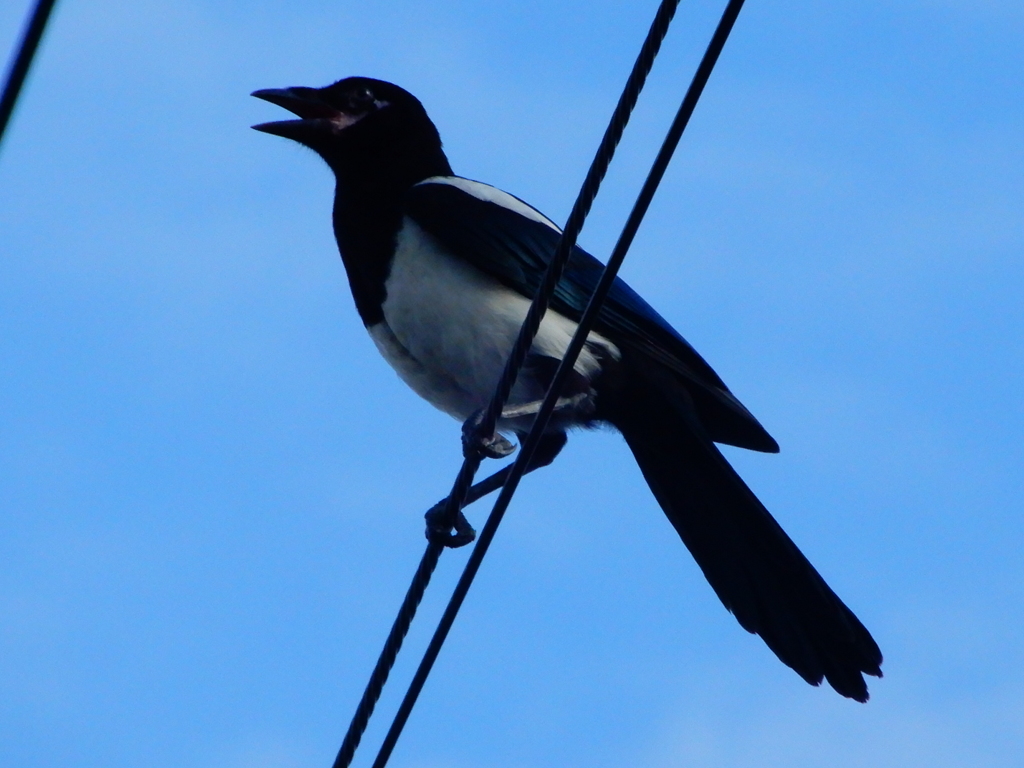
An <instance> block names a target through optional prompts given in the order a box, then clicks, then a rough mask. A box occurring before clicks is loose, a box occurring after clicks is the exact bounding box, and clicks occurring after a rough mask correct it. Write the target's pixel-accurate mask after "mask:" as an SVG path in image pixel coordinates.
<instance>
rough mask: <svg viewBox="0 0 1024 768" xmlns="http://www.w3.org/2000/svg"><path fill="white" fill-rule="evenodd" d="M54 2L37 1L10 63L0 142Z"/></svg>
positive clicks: (0, 106)
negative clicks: (16, 51)
mask: <svg viewBox="0 0 1024 768" xmlns="http://www.w3.org/2000/svg"><path fill="white" fill-rule="evenodd" d="M56 2H57V0H39V2H37V3H36V7H35V9H34V10H33V11H32V16H31V18H30V19H29V22H28V25H27V26H26V27H25V33H24V34H23V35H22V38H21V45H20V47H19V48H18V53H17V55H16V56H15V57H14V61H13V62H11V68H10V69H9V70H8V73H7V82H6V83H5V84H4V92H3V95H2V96H0V142H2V141H3V138H4V131H6V130H7V123H8V122H9V121H10V119H11V114H12V113H13V112H14V105H15V104H16V103H17V101H18V94H20V93H21V86H22V85H24V84H25V77H26V76H27V75H28V70H29V67H31V66H32V59H33V58H34V57H35V55H36V51H37V50H38V49H39V41H40V40H42V39H43V32H44V31H45V30H46V22H47V21H49V19H50V11H52V10H53V6H54V3H56Z"/></svg>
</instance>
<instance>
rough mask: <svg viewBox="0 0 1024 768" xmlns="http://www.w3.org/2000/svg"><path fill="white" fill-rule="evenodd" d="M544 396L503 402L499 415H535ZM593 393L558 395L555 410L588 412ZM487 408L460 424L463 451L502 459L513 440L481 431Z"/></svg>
mask: <svg viewBox="0 0 1024 768" xmlns="http://www.w3.org/2000/svg"><path fill="white" fill-rule="evenodd" d="M543 402H544V401H543V400H533V401H531V402H529V403H520V404H518V405H506V406H505V407H504V408H503V409H502V411H501V418H502V419H519V418H522V417H524V416H536V415H537V412H538V411H540V407H541V404H542V403H543ZM593 403H594V395H593V392H591V391H589V390H588V391H586V392H578V393H576V394H574V395H568V396H566V397H560V398H558V400H557V401H556V402H555V410H554V413H564V412H566V411H578V412H580V413H584V414H586V415H589V414H590V413H593V410H594V405H593ZM485 414H486V410H485V409H483V408H481V409H480V410H479V411H477V412H476V413H474V414H473V415H472V416H470V417H469V418H468V419H466V421H465V422H464V423H463V425H462V454H463V456H470V455H472V454H473V453H480V454H482V455H484V456H486V457H487V458H490V459H503V458H505V457H506V456H510V455H512V453H514V452H515V450H516V448H515V446H514V445H512V443H510V442H509V441H508V440H506V439H505V438H504V437H502V436H501V435H500V434H498V433H497V432H495V433H494V434H492V435H484V434H481V426H482V422H483V420H484V415H485Z"/></svg>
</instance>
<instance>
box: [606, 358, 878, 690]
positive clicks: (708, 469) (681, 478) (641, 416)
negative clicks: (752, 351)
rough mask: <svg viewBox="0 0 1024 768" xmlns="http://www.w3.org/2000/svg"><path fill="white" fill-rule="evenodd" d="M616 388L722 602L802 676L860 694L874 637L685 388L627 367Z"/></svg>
mask: <svg viewBox="0 0 1024 768" xmlns="http://www.w3.org/2000/svg"><path fill="white" fill-rule="evenodd" d="M655 376H656V375H655ZM671 389H673V390H674V389H676V388H675V387H671ZM619 395H620V396H619V397H616V398H615V400H616V403H615V405H614V408H613V409H611V410H612V411H613V412H612V413H610V414H609V420H610V421H611V422H612V423H613V424H614V425H615V426H616V427H617V428H618V429H619V430H620V431H621V432H622V434H623V436H624V437H625V438H626V442H627V443H628V445H629V447H630V449H631V450H632V451H633V455H634V456H635V457H636V461H637V463H638V464H639V465H640V470H641V471H642V472H643V474H644V477H645V478H646V479H647V482H648V484H649V485H650V486H651V490H652V491H653V492H654V495H655V497H656V498H657V500H658V503H659V504H661V508H662V509H663V510H665V514H666V515H668V519H669V520H670V521H671V522H672V525H673V526H674V527H675V529H676V530H677V531H678V532H679V535H680V536H681V537H682V539H683V542H684V543H685V544H686V546H687V548H688V549H689V550H690V552H691V553H692V554H693V556H694V558H696V560H697V564H698V565H699V566H700V568H701V570H702V571H703V572H704V575H705V576H706V577H707V580H708V581H709V582H710V583H711V586H712V588H714V590H715V592H716V593H717V594H718V597H719V599H721V601H722V602H723V603H724V604H725V607H726V608H727V609H728V610H729V611H731V612H732V613H733V614H734V615H735V616H736V618H737V619H738V620H739V622H740V624H741V625H742V626H743V628H744V629H746V630H747V631H748V632H755V633H757V634H759V635H760V636H761V637H762V638H763V639H764V641H765V643H767V644H768V647H769V648H771V649H772V651H774V652H775V655H776V656H778V657H779V659H781V660H782V662H783V663H784V664H786V665H788V666H790V667H792V668H793V669H794V670H795V671H796V672H797V674H799V675H800V676H801V677H802V678H803V679H804V680H806V681H807V682H809V683H811V684H812V685H819V684H820V683H821V681H822V678H825V679H826V680H828V682H829V683H830V684H831V685H832V687H833V688H835V689H836V691H838V692H839V693H841V694H842V695H843V696H848V697H849V698H851V699H856V700H857V701H867V699H868V689H867V684H866V683H865V681H864V678H863V676H862V673H866V674H869V675H876V676H878V677H881V676H882V671H881V669H880V664H881V663H882V654H881V651H880V650H879V648H878V645H877V644H876V643H875V641H874V639H873V638H872V637H871V635H870V633H869V632H868V631H867V629H865V628H864V625H863V624H861V623H860V621H859V620H858V619H857V617H856V616H854V615H853V612H852V611H851V610H850V609H849V608H847V607H846V606H845V605H844V604H843V602H842V601H841V600H840V599H839V598H838V597H837V596H836V594H835V593H834V592H833V591H832V590H831V589H830V588H829V586H828V585H827V584H826V583H825V581H824V579H822V578H821V576H820V575H819V574H818V572H817V571H816V570H815V569H814V566H812V565H811V564H810V562H808V560H807V558H806V557H804V555H803V553H801V552H800V550H799V549H797V547H796V545H795V544H794V543H793V542H792V540H791V539H790V538H789V536H787V535H786V533H785V531H783V530H782V528H781V527H780V526H779V524H778V523H777V522H776V521H775V519H774V518H773V517H772V516H771V514H770V513H769V512H768V510H767V509H765V507H764V505H763V504H762V503H761V502H760V501H759V500H758V499H757V497H756V496H755V495H754V494H753V492H752V491H751V490H750V489H749V488H747V486H746V484H745V483H744V482H743V480H742V479H741V478H740V477H739V475H737V474H736V472H735V470H733V468H732V467H731V466H730V465H729V463H728V462H727V461H726V460H725V457H724V456H722V454H721V453H720V452H719V451H718V449H717V448H716V447H715V445H714V443H712V442H711V441H710V439H708V438H707V437H706V433H705V432H704V430H703V428H702V427H701V426H700V424H699V423H697V422H696V417H695V416H693V415H692V414H693V410H692V407H690V406H688V404H687V402H686V394H685V391H682V390H681V388H680V392H679V393H678V395H677V393H676V392H674V391H673V392H672V393H671V394H670V395H669V394H666V387H664V386H659V385H657V384H655V383H653V381H648V380H645V379H644V378H642V377H641V376H631V377H630V380H629V382H628V383H626V390H625V391H620V393H619ZM687 411H689V412H687Z"/></svg>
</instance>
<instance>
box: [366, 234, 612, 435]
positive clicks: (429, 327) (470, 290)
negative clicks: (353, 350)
mask: <svg viewBox="0 0 1024 768" xmlns="http://www.w3.org/2000/svg"><path fill="white" fill-rule="evenodd" d="M386 288H387V298H386V300H385V302H384V306H383V311H384V322H381V323H378V324H376V325H373V326H370V327H369V328H368V330H369V332H370V336H371V338H372V339H373V341H374V343H376V345H377V348H378V349H379V350H380V353H381V354H382V355H383V356H384V358H385V359H386V360H387V361H388V363H390V364H391V367H393V368H394V369H395V371H397V372H398V375H399V376H400V377H401V378H402V380H403V381H405V383H406V384H408V385H409V386H410V387H412V389H413V390H414V391H415V392H416V393H417V394H419V395H420V396H421V397H423V398H424V399H426V400H427V401H429V402H430V403H431V404H433V405H434V406H435V407H437V408H439V409H440V410H442V411H444V412H445V413H448V414H451V415H452V416H454V417H455V418H457V419H459V420H465V419H467V418H468V417H469V416H470V415H471V414H472V413H474V412H475V411H477V410H478V409H480V408H483V407H485V406H486V405H487V403H488V401H489V400H490V398H491V395H492V394H493V392H494V387H495V385H496V384H497V382H498V379H499V378H500V376H501V372H502V370H503V368H504V366H505V360H506V358H507V357H508V354H509V352H510V351H511V349H512V345H513V344H514V343H515V339H516V337H517V336H518V334H519V327H520V326H521V325H522V322H523V318H525V317H526V312H527V310H528V308H529V306H530V302H529V301H528V300H527V299H525V298H523V297H522V296H520V295H519V294H518V293H516V292H515V291H512V290H510V289H509V288H506V287H505V286H503V285H502V284H501V283H499V282H498V281H497V280H495V279H493V278H491V277H489V276H487V275H485V274H484V273H482V272H480V271H479V270H477V269H476V268H475V267H473V266H471V265H470V264H467V263H466V262H464V261H462V260H460V259H456V258H454V257H453V256H451V255H450V254H448V253H447V252H446V251H445V250H444V249H443V248H442V247H441V246H440V244H439V243H438V242H437V241H436V240H435V239H434V238H433V237H431V236H430V235H429V234H427V233H426V232H424V231H423V230H422V229H421V228H420V227H419V226H418V225H417V224H416V223H415V222H413V221H411V220H409V219H406V220H405V222H404V224H403V227H402V230H401V231H400V232H399V234H398V248H397V250H396V252H395V258H394V262H393V263H392V266H391V274H390V275H389V276H388V279H387V283H386ZM575 330H576V323H575V322H573V321H572V320H569V319H568V318H566V317H564V316H563V315H559V314H557V313H556V312H553V311H551V310H549V311H548V313H547V315H546V316H545V317H544V320H543V322H542V323H541V328H540V332H539V333H538V334H537V338H536V339H535V341H534V343H533V347H532V351H533V352H534V353H535V354H539V355H543V356H545V357H552V358H555V359H561V358H562V356H563V354H564V353H565V349H566V348H567V347H568V345H569V340H570V339H571V338H572V334H573V332H574V331H575ZM588 344H590V345H593V346H595V347H601V348H603V349H604V351H605V354H607V355H610V356H612V357H616V358H617V357H618V350H617V349H616V348H615V346H614V345H613V344H612V343H611V342H610V341H608V340H607V339H605V338H604V337H602V336H600V335H598V334H596V333H591V334H590V335H589V336H588ZM575 368H576V370H577V371H578V372H579V373H581V374H583V375H584V376H586V377H587V378H588V379H592V378H593V377H594V376H595V375H596V374H597V373H598V372H599V369H600V363H599V361H598V359H597V358H596V357H595V355H594V354H593V353H592V352H591V351H590V350H588V349H587V348H584V350H583V352H582V353H581V355H580V357H579V359H578V360H577V361H576V365H575ZM543 396H544V391H543V387H542V385H541V383H539V382H537V381H536V380H535V379H534V378H533V377H532V376H530V373H529V371H528V370H524V371H523V372H522V373H520V375H519V380H518V381H517V382H516V386H515V389H514V390H513V392H512V397H511V398H510V403H524V402H531V401H533V400H538V399H540V398H541V397H543Z"/></svg>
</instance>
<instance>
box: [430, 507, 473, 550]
mask: <svg viewBox="0 0 1024 768" xmlns="http://www.w3.org/2000/svg"><path fill="white" fill-rule="evenodd" d="M447 507H448V500H447V499H445V500H444V501H439V502H438V503H437V504H435V505H434V506H432V507H431V508H430V509H428V510H427V513H426V514H425V515H424V516H423V517H424V518H425V519H426V521H427V539H428V540H430V541H432V542H434V543H435V544H443V545H444V546H446V547H450V548H452V549H458V548H459V547H464V546H466V545H467V544H469V543H470V542H472V541H473V540H474V539H475V538H476V531H475V530H474V529H473V526H472V525H470V524H469V520H467V519H466V516H465V515H464V514H462V512H461V511H460V512H459V513H458V515H457V516H456V518H455V525H454V528H455V532H454V533H453V532H452V526H451V525H450V524H449V523H448V522H447V521H446V520H445V519H444V517H445V514H444V513H445V510H446V508H447Z"/></svg>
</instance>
